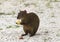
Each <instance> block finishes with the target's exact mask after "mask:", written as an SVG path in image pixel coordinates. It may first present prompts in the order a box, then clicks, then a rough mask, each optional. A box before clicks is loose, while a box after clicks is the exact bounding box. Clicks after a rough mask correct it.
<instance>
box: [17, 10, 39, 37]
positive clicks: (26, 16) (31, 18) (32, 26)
mask: <svg viewBox="0 0 60 42" xmlns="http://www.w3.org/2000/svg"><path fill="white" fill-rule="evenodd" d="M17 19H21V23H20V24H21V25H23V30H24V32H25V34H22V36H25V35H27V34H28V33H29V34H30V37H31V36H34V35H35V33H36V32H37V30H38V27H39V18H38V16H37V15H36V14H35V13H33V12H31V13H27V11H26V10H24V11H20V12H19V13H18V16H17Z"/></svg>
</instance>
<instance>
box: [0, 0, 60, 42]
mask: <svg viewBox="0 0 60 42" xmlns="http://www.w3.org/2000/svg"><path fill="white" fill-rule="evenodd" d="M20 10H27V12H28V13H29V12H35V13H36V14H37V15H38V16H39V18H40V25H39V29H38V31H37V33H36V35H35V36H33V37H29V35H27V36H24V37H23V38H24V39H19V37H21V34H23V33H24V31H23V26H20V25H19V26H18V25H16V17H17V14H18V12H19V11H20ZM0 42H60V0H38V1H37V0H0Z"/></svg>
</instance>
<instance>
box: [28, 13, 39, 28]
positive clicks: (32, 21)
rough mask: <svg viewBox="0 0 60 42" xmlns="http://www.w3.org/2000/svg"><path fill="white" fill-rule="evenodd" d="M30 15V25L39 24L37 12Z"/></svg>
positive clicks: (36, 25)
mask: <svg viewBox="0 0 60 42" xmlns="http://www.w3.org/2000/svg"><path fill="white" fill-rule="evenodd" d="M28 17H29V18H30V25H32V26H33V27H38V26H39V17H38V16H37V15H36V14H35V13H33V12H31V13H28Z"/></svg>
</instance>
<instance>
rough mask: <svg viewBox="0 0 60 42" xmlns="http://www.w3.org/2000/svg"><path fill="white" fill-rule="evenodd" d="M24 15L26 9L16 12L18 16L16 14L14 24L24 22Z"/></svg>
mask: <svg viewBox="0 0 60 42" xmlns="http://www.w3.org/2000/svg"><path fill="white" fill-rule="evenodd" d="M26 15H27V12H26V10H24V11H20V12H19V13H18V16H17V21H16V24H19V25H20V24H22V25H23V24H25V23H26V22H27V21H26Z"/></svg>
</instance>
